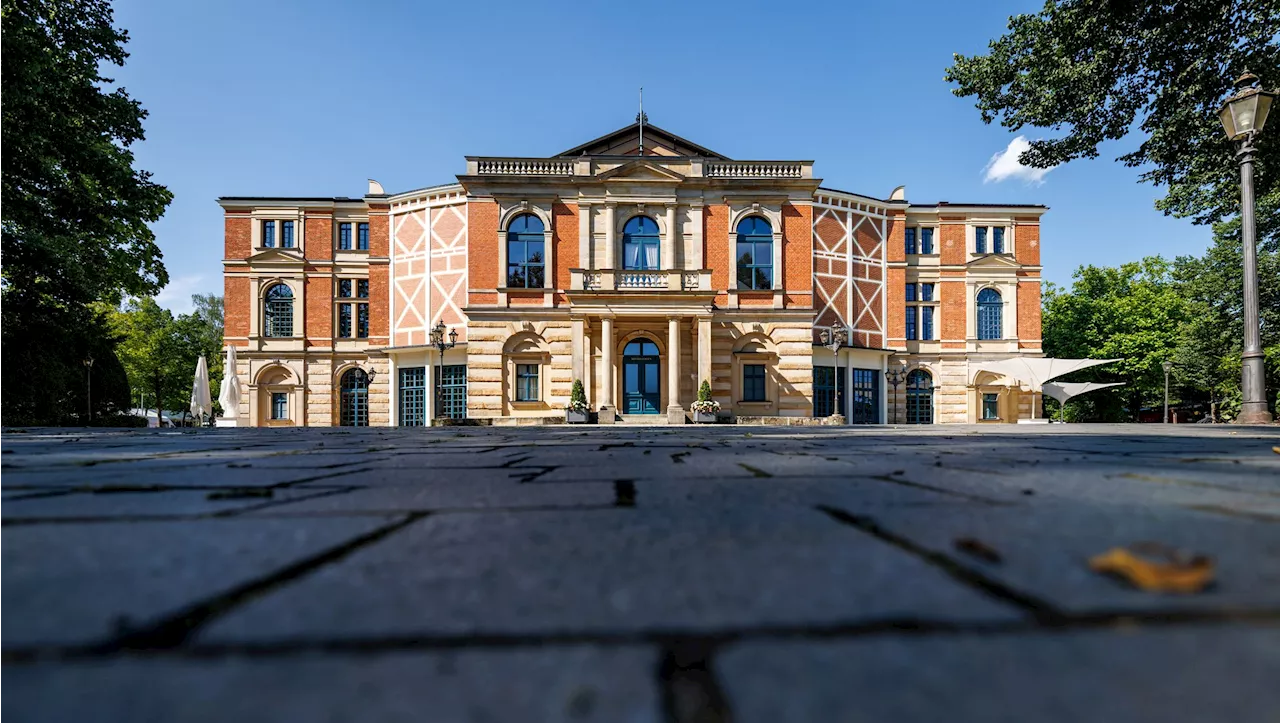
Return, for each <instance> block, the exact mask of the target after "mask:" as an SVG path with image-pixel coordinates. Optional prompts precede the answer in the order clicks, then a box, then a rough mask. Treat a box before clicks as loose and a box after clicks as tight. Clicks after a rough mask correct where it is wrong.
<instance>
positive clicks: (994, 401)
mask: <svg viewBox="0 0 1280 723" xmlns="http://www.w3.org/2000/svg"><path fill="white" fill-rule="evenodd" d="M982 418H983V419H999V418H1000V397H999V395H996V394H983V395H982Z"/></svg>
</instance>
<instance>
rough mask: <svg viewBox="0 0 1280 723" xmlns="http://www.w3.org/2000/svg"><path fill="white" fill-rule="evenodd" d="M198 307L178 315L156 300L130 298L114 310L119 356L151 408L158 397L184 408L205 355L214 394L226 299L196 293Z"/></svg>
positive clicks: (161, 402)
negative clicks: (223, 303) (223, 300)
mask: <svg viewBox="0 0 1280 723" xmlns="http://www.w3.org/2000/svg"><path fill="white" fill-rule="evenodd" d="M192 302H193V303H194V305H195V310H194V311H193V312H192V313H191V314H183V315H180V316H178V317H176V318H175V317H174V316H173V314H171V313H170V312H169V311H168V310H167V309H164V308H161V307H160V306H159V305H158V304H156V302H155V300H154V299H150V298H144V299H131V300H130V301H129V302H128V303H127V304H126V305H125V306H124V307H123V308H122V309H119V310H115V311H113V312H111V315H110V318H111V325H112V329H113V330H114V331H115V333H116V335H117V338H118V339H119V345H118V352H117V353H118V354H119V357H120V361H121V362H122V363H123V365H124V368H125V370H126V371H127V373H128V378H129V383H130V386H131V388H132V389H133V392H134V393H135V394H138V393H140V392H146V394H147V396H148V397H149V400H148V407H151V406H152V405H153V404H155V400H159V405H160V406H161V407H163V408H164V409H167V410H171V411H177V412H180V411H182V410H185V409H187V408H189V406H190V404H191V384H192V381H193V380H194V377H195V371H196V363H197V361H198V360H199V358H200V355H201V354H203V355H205V359H206V362H207V363H208V364H209V370H210V371H209V385H210V391H211V393H212V394H213V396H217V390H218V387H219V385H220V384H221V381H222V374H221V370H222V360H221V354H220V353H219V352H220V350H221V346H222V298H221V297H218V296H200V295H196V296H193V297H192Z"/></svg>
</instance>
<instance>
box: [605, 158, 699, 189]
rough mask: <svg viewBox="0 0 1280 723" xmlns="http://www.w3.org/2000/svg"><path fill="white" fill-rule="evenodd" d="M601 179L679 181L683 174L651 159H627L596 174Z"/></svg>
mask: <svg viewBox="0 0 1280 723" xmlns="http://www.w3.org/2000/svg"><path fill="white" fill-rule="evenodd" d="M596 178H598V179H599V180H601V181H639V182H641V183H679V182H680V181H683V180H684V176H682V175H680V174H679V173H676V172H675V171H673V170H671V169H670V168H667V167H665V166H661V165H658V164H657V163H654V162H652V161H644V160H639V159H637V160H634V161H628V162H626V163H624V164H622V165H621V166H618V167H617V168H611V169H609V170H607V171H605V172H604V173H601V174H599V175H597V176H596Z"/></svg>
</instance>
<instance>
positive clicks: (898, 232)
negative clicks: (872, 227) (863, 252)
mask: <svg viewBox="0 0 1280 723" xmlns="http://www.w3.org/2000/svg"><path fill="white" fill-rule="evenodd" d="M906 215H907V214H906V212H905V211H894V210H890V211H889V220H888V221H886V222H885V228H887V229H888V232H887V233H886V235H885V244H886V246H887V247H888V248H886V249H885V252H884V260H885V261H906V259H907V251H906V245H905V244H906V241H907V237H906V233H905V232H904V231H903V229H904V228H906ZM859 245H862V244H861V243H859ZM867 248H871V247H867ZM892 300H893V297H890V303H892ZM892 334H893V332H890V335H891V336H892Z"/></svg>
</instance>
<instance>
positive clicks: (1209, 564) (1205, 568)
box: [1089, 543, 1214, 593]
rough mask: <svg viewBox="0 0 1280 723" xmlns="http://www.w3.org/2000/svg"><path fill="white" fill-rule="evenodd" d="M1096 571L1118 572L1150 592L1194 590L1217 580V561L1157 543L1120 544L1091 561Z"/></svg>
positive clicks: (1117, 573)
mask: <svg viewBox="0 0 1280 723" xmlns="http://www.w3.org/2000/svg"><path fill="white" fill-rule="evenodd" d="M1089 568H1090V569H1092V570H1093V571H1094V572H1100V573H1103V574H1108V575H1115V576H1117V577H1119V578H1121V579H1123V580H1125V581H1126V582H1128V583H1129V584H1131V585H1133V586H1134V587H1136V588H1138V589H1139V590H1146V591H1147V592H1176V593H1194V592H1200V591H1201V590H1204V589H1205V588H1206V587H1207V586H1208V585H1209V583H1211V582H1213V572H1214V570H1213V560H1211V559H1209V558H1208V557H1205V556H1204V555H1195V556H1191V555H1187V554H1186V553H1182V552H1179V551H1177V550H1171V549H1170V548H1168V547H1166V546H1164V545H1160V544H1157V543H1139V544H1136V545H1133V546H1132V547H1131V548H1127V549H1126V548H1123V547H1116V548H1112V549H1110V550H1108V551H1106V552H1104V553H1102V554H1101V555H1097V556H1095V557H1093V558H1090V560H1089Z"/></svg>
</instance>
